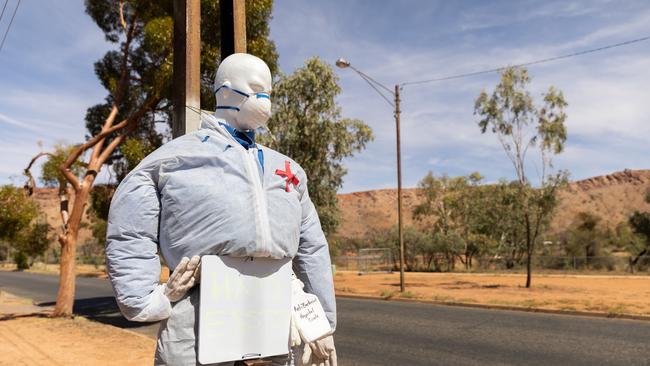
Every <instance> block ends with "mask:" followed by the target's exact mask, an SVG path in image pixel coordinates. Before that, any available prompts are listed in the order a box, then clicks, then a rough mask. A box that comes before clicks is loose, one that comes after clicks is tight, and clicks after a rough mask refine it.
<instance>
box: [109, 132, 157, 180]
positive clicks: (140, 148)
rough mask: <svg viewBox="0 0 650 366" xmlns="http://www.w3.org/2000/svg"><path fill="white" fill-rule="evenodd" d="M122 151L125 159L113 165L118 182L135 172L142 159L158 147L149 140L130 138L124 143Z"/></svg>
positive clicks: (121, 147)
mask: <svg viewBox="0 0 650 366" xmlns="http://www.w3.org/2000/svg"><path fill="white" fill-rule="evenodd" d="M120 150H121V152H122V156H123V158H124V159H122V160H120V161H117V162H115V163H114V165H113V167H114V168H115V171H116V173H117V179H118V181H121V180H122V179H124V177H126V174H128V172H130V171H131V170H133V168H135V167H136V166H137V165H138V164H139V163H140V162H141V161H142V159H144V158H145V157H146V156H147V155H149V154H151V153H152V152H153V151H154V150H156V147H155V146H154V145H152V144H151V142H149V141H147V140H144V139H140V138H135V137H129V138H127V139H126V140H125V141H124V142H123V143H122V145H121V146H120Z"/></svg>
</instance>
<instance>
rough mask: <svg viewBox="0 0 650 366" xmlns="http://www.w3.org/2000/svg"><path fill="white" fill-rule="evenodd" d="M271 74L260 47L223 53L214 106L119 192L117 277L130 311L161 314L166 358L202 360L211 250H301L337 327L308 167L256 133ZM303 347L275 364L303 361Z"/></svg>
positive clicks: (114, 225) (293, 254) (312, 358)
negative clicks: (203, 287) (203, 272)
mask: <svg viewBox="0 0 650 366" xmlns="http://www.w3.org/2000/svg"><path fill="white" fill-rule="evenodd" d="M271 83H272V78H271V73H270V71H269V69H268V66H267V65H266V64H265V63H264V61H262V60H261V59H259V58H257V57H255V56H252V55H248V54H234V55H231V56H229V57H228V58H226V59H225V60H223V61H222V63H221V64H220V66H219V69H218V70H217V75H216V78H215V88H214V90H215V95H216V98H217V110H216V112H215V114H214V115H204V116H202V121H201V128H200V129H199V130H197V131H194V132H192V133H189V134H186V135H184V136H181V137H179V138H176V139H174V140H172V141H170V142H168V143H167V144H165V145H163V146H161V147H160V148H159V149H157V150H156V151H154V152H153V153H151V154H150V155H149V156H147V157H146V158H145V159H144V160H143V161H142V162H141V163H140V164H139V165H138V166H137V167H136V168H135V169H133V171H131V172H130V173H129V174H128V175H127V177H126V178H125V179H124V180H123V181H122V182H121V184H120V186H119V187H118V189H117V191H116V192H115V195H114V196H113V200H112V202H111V208H110V213H109V219H108V229H107V244H106V259H107V269H108V274H109V278H110V279H111V283H112V285H113V289H114V291H115V294H116V300H117V303H118V305H119V307H120V310H121V311H122V313H123V314H124V316H125V317H126V318H127V319H130V320H135V321H157V320H162V322H161V326H160V330H159V333H158V341H157V349H156V357H155V364H156V365H198V361H197V360H196V330H197V326H196V324H197V323H196V322H197V318H198V309H199V306H200V304H199V291H200V286H196V284H197V283H199V280H200V279H199V278H198V276H197V273H199V271H198V267H199V266H200V257H201V256H202V255H206V254H213V255H220V256H233V257H270V258H276V259H280V258H292V261H293V270H294V272H295V274H296V276H297V277H298V278H299V279H300V280H301V281H302V283H304V289H305V291H306V292H309V293H312V294H314V295H316V296H317V297H318V299H319V301H320V302H321V303H322V305H323V309H324V310H325V314H326V316H327V320H328V321H329V323H330V326H331V328H332V329H335V328H336V303H335V300H334V287H333V281H332V273H331V262H330V257H329V250H328V245H327V241H326V239H325V236H324V234H323V231H322V229H321V226H320V221H319V219H318V214H317V212H316V210H315V207H314V205H313V203H312V202H311V199H310V198H309V193H308V190H307V177H306V175H305V172H304V170H303V169H302V168H301V167H300V166H299V165H298V164H297V163H296V162H295V161H293V160H292V159H290V158H289V157H287V156H285V155H283V154H280V153H279V152H277V151H274V150H271V149H269V148H267V147H264V146H261V145H259V144H257V143H255V132H254V130H255V129H257V128H259V127H262V126H264V125H265V124H266V122H267V120H268V118H269V117H270V114H271ZM161 257H162V259H164V261H165V262H166V263H167V265H168V266H169V268H170V269H173V272H172V275H171V276H170V278H169V280H168V281H167V282H166V283H165V284H159V277H160V270H161V267H160V258H161ZM292 345H294V346H295V345H296V344H295V342H292ZM215 347H218V345H215ZM305 350H306V352H304V353H305V355H306V358H305V360H304V363H305V364H318V363H321V362H322V363H325V362H326V361H327V360H328V359H329V361H327V362H330V361H331V364H333V365H335V363H336V356H335V351H334V346H333V338H332V337H331V335H330V336H329V337H325V338H323V339H320V340H317V341H314V342H312V343H308V344H306V345H305ZM295 351H296V348H293V349H292V352H290V354H289V356H280V357H277V358H274V359H273V362H274V363H273V364H275V365H291V364H300V363H301V362H300V360H297V359H296V358H295V353H296V352H295ZM223 365H232V363H229V364H223Z"/></svg>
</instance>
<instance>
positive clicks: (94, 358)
mask: <svg viewBox="0 0 650 366" xmlns="http://www.w3.org/2000/svg"><path fill="white" fill-rule="evenodd" d="M30 303H31V302H30V301H29V300H25V299H21V298H17V297H14V296H11V295H7V294H6V293H2V295H0V313H1V314H0V344H2V352H0V365H2V366H4V365H12V366H13V365H42V366H49V365H52V366H58V365H85V366H95V365H97V366H99V365H102V366H103V365H149V364H151V363H152V360H153V354H154V351H155V347H156V341H155V340H154V339H151V338H148V337H145V336H143V335H139V334H135V333H132V332H130V331H126V330H122V329H119V328H116V327H113V326H110V325H104V324H100V323H95V322H92V321H89V320H87V319H85V318H82V317H76V318H74V319H53V318H48V314H47V313H43V312H40V313H34V312H30V309H29V307H30Z"/></svg>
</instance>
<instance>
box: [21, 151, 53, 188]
mask: <svg viewBox="0 0 650 366" xmlns="http://www.w3.org/2000/svg"><path fill="white" fill-rule="evenodd" d="M43 156H52V154H50V153H48V152H40V153H38V154H36V155H35V156H34V157H33V158H32V160H30V161H29V164H28V165H27V168H25V170H24V174H25V175H26V176H27V182H25V185H24V186H23V188H24V189H25V190H26V191H27V195H28V196H31V195H32V194H34V189H36V181H35V180H34V177H33V176H32V172H31V169H32V165H34V163H35V162H36V160H38V159H39V158H40V157H43Z"/></svg>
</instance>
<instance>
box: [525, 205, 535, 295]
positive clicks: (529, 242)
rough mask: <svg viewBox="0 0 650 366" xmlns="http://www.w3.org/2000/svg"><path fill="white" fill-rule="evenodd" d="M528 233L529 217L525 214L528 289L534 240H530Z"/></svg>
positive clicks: (529, 233)
mask: <svg viewBox="0 0 650 366" xmlns="http://www.w3.org/2000/svg"><path fill="white" fill-rule="evenodd" d="M531 234H532V233H531V231H530V217H529V216H528V213H526V254H527V255H526V288H530V285H531V280H532V263H531V262H532V261H533V258H532V257H533V245H535V239H534V238H531Z"/></svg>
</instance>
